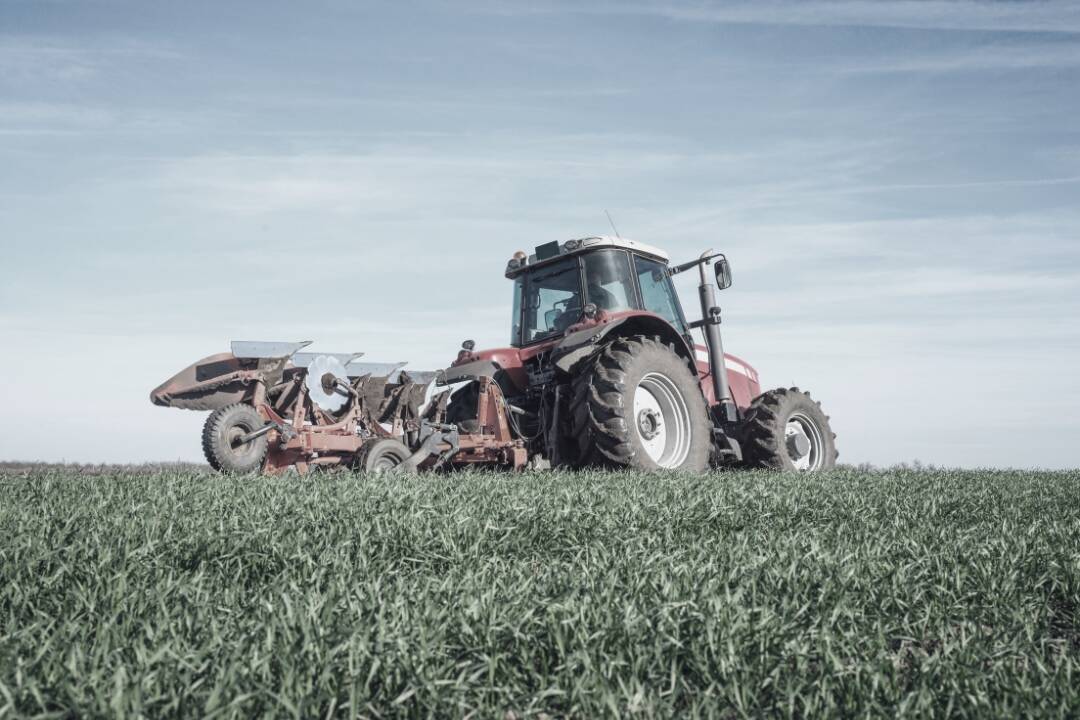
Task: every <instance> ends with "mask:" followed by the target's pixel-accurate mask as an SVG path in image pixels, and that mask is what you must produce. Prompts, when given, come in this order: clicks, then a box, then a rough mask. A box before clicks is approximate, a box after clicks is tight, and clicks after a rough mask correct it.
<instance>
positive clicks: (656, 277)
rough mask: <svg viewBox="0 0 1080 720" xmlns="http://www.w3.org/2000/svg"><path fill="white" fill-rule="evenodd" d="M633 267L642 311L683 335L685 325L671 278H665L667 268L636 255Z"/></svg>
mask: <svg viewBox="0 0 1080 720" xmlns="http://www.w3.org/2000/svg"><path fill="white" fill-rule="evenodd" d="M634 265H635V267H636V272H637V276H638V285H639V286H640V287H641V302H642V304H643V305H644V309H645V310H648V311H649V312H654V313H656V314H657V315H659V316H660V317H662V318H664V319H665V320H667V321H668V322H669V323H671V324H672V325H674V326H675V327H676V328H678V330H679V332H681V333H685V332H686V323H685V322H684V321H683V317H682V312H681V311H680V309H679V298H678V296H677V295H676V294H675V288H674V287H673V286H672V284H671V278H669V277H668V276H667V273H666V270H667V266H666V265H663V264H661V263H658V262H656V261H654V260H646V259H645V258H643V257H638V256H636V255H635V256H634Z"/></svg>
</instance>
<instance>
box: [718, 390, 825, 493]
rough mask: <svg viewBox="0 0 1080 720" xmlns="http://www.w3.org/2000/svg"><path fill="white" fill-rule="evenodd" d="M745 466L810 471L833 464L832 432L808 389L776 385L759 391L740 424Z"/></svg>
mask: <svg viewBox="0 0 1080 720" xmlns="http://www.w3.org/2000/svg"><path fill="white" fill-rule="evenodd" d="M739 436H740V440H741V444H742V451H743V462H745V463H746V465H747V466H749V467H756V468H770V469H773V470H795V471H801V472H812V471H814V470H828V469H830V468H833V467H836V458H837V456H838V455H839V453H837V451H836V433H834V432H833V431H832V428H831V427H830V426H829V416H828V415H826V414H825V413H824V412H823V411H822V410H821V403H819V402H815V401H814V400H813V399H811V397H810V393H808V392H803V391H801V390H799V388H790V389H788V388H778V389H776V390H769V391H768V392H766V393H762V394H761V395H759V396H758V397H757V398H756V399H755V400H754V402H753V403H751V405H750V408H749V409H748V410H747V411H746V415H745V416H744V418H743V421H742V423H741V426H740V432H739Z"/></svg>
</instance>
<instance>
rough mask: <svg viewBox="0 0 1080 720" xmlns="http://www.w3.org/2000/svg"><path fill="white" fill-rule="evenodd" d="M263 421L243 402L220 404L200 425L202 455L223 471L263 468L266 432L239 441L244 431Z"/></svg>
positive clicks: (243, 471) (211, 465)
mask: <svg viewBox="0 0 1080 720" xmlns="http://www.w3.org/2000/svg"><path fill="white" fill-rule="evenodd" d="M264 425H266V421H265V420H264V419H263V417H262V415H259V413H258V412H256V410H255V408H253V407H251V406H250V405H247V404H245V403H234V404H233V405H226V406H225V407H223V408H219V409H217V410H215V411H214V412H212V413H211V414H210V417H208V418H206V424H205V425H203V435H202V446H203V455H205V456H206V461H207V462H208V463H210V467H212V468H214V469H215V470H217V471H218V472H223V473H249V472H258V471H259V470H261V469H262V465H263V460H265V459H266V451H267V449H268V447H269V439H268V438H267V436H266V435H262V436H260V437H257V438H255V439H254V440H250V441H248V442H246V443H242V442H240V438H241V437H243V436H244V435H246V434H248V433H250V432H255V431H256V430H258V429H260V428H261V427H263V426H264Z"/></svg>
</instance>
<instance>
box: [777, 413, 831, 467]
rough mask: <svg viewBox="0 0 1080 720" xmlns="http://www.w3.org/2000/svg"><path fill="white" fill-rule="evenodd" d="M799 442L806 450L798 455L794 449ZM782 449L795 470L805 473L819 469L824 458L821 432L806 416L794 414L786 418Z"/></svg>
mask: <svg viewBox="0 0 1080 720" xmlns="http://www.w3.org/2000/svg"><path fill="white" fill-rule="evenodd" d="M800 441H805V443H806V446H807V448H808V449H807V451H806V452H805V453H799V452H797V450H796V449H795V448H796V446H797V445H798V444H799V443H800ZM784 447H785V449H786V451H787V454H788V457H789V458H790V459H791V464H792V465H794V466H795V469H796V470H799V471H802V472H806V471H808V470H817V469H819V468H820V467H821V462H822V459H823V457H824V453H823V452H822V448H823V447H824V443H823V442H822V439H821V430H820V429H818V426H817V423H815V422H814V421H813V420H811V419H810V418H809V417H807V416H806V415H803V414H802V413H794V414H793V415H792V416H791V417H789V418H788V421H787V425H786V426H785V427H784Z"/></svg>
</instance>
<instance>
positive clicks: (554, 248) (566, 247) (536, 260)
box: [506, 235, 668, 278]
mask: <svg viewBox="0 0 1080 720" xmlns="http://www.w3.org/2000/svg"><path fill="white" fill-rule="evenodd" d="M599 248H621V249H623V250H629V251H631V252H634V253H637V254H638V255H646V256H648V257H651V258H655V259H656V260H659V261H661V262H663V263H667V262H668V254H667V253H666V252H664V251H663V250H661V249H660V248H658V247H653V246H652V245H646V244H645V243H643V242H638V241H637V240H628V239H626V238H621V237H612V236H610V235H596V236H593V237H584V238H575V239H573V240H567V241H566V242H563V243H560V242H558V241H553V242H549V243H547V244H545V245H538V246H537V247H536V249H535V250H534V252H533V254H532V255H528V256H527V257H526V256H525V253H524V252H523V251H520V250H519V251H518V252H516V253H514V257H512V258H511V259H510V262H509V263H507V265H506V277H508V278H514V277H517V276H518V275H520V274H521V273H523V272H525V271H526V270H531V269H532V268H534V267H538V266H541V265H547V264H548V263H552V262H555V261H556V260H558V259H560V258H564V257H569V256H571V255H578V254H581V253H583V252H588V251H590V250H597V249H599Z"/></svg>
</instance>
